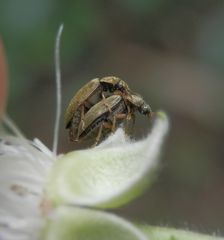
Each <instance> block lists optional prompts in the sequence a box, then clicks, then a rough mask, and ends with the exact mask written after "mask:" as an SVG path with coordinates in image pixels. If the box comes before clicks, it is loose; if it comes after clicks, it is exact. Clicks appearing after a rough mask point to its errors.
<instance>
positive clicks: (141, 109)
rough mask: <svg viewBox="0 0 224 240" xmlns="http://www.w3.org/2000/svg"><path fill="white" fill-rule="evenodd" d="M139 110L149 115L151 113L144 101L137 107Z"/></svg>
mask: <svg viewBox="0 0 224 240" xmlns="http://www.w3.org/2000/svg"><path fill="white" fill-rule="evenodd" d="M139 112H140V113H142V114H144V115H148V116H149V117H150V116H151V114H152V109H151V107H150V106H149V105H148V104H147V103H145V102H144V103H143V104H142V105H141V107H140V108H139Z"/></svg>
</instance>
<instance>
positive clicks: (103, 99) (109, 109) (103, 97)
mask: <svg viewBox="0 0 224 240" xmlns="http://www.w3.org/2000/svg"><path fill="white" fill-rule="evenodd" d="M101 96H102V101H103V104H104V105H105V106H106V107H107V108H108V111H109V112H110V113H112V110H111V108H110V106H109V105H108V104H106V103H105V102H104V101H105V99H106V97H105V96H104V94H103V92H102V93H101Z"/></svg>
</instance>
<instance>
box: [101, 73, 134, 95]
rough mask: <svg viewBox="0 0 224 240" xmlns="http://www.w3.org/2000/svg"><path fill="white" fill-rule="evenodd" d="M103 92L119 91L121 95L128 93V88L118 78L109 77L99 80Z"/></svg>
mask: <svg viewBox="0 0 224 240" xmlns="http://www.w3.org/2000/svg"><path fill="white" fill-rule="evenodd" d="M100 83H101V84H102V86H103V88H104V91H110V92H115V91H121V92H122V93H124V92H127V91H129V87H128V85H127V83H126V82H125V81H123V80H122V79H120V78H118V77H114V76H109V77H104V78H101V79H100Z"/></svg>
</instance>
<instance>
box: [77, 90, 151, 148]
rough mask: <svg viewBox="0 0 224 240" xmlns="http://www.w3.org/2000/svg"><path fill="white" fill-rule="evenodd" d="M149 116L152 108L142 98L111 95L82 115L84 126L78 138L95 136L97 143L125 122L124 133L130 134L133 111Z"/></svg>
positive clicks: (133, 95)
mask: <svg viewBox="0 0 224 240" xmlns="http://www.w3.org/2000/svg"><path fill="white" fill-rule="evenodd" d="M136 111H138V112H140V113H141V114H144V115H147V116H148V117H151V115H152V110H151V108H150V106H149V105H148V104H147V103H146V102H145V101H144V99H143V98H142V97H141V96H139V95H137V94H134V93H133V94H132V95H131V96H129V97H128V98H127V99H124V98H123V97H122V96H120V95H112V96H110V97H108V98H106V99H105V100H104V101H103V100H102V101H100V102H98V103H97V104H95V105H94V106H93V107H92V108H91V109H90V110H89V111H88V112H87V113H86V114H85V116H84V118H83V121H84V123H85V124H84V128H83V129H82V131H81V132H80V134H79V135H78V139H77V141H78V140H82V139H85V138H86V137H87V136H90V135H92V136H95V144H94V145H97V144H98V143H99V142H100V141H101V140H102V139H103V138H105V137H106V136H107V135H108V134H110V133H111V132H114V131H115V130H116V129H117V128H118V126H119V125H120V123H122V122H124V123H125V126H124V128H125V133H126V134H127V135H129V134H130V127H132V126H133V124H134V119H135V112H136Z"/></svg>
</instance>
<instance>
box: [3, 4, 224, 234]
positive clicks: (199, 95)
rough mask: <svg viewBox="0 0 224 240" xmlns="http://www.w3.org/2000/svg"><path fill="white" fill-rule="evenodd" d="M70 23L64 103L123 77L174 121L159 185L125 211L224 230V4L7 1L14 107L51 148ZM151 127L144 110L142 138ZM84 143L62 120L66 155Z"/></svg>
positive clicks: (26, 127) (29, 132) (27, 129)
mask: <svg viewBox="0 0 224 240" xmlns="http://www.w3.org/2000/svg"><path fill="white" fill-rule="evenodd" d="M61 22H63V23H64V32H63V36H62V44H61V63H62V64H61V65H62V79H63V80H62V94H63V109H65V107H66V105H67V104H68V102H69V100H70V98H71V97H72V96H73V94H74V93H75V92H76V91H77V90H78V89H79V88H80V87H81V86H82V85H84V84H85V83H86V82H88V81H89V80H90V79H92V78H95V77H103V76H108V75H115V76H119V77H121V78H122V79H124V80H126V81H127V83H128V84H129V86H130V87H131V88H132V89H133V90H134V91H136V92H138V93H140V94H141V95H142V96H144V98H145V100H146V101H147V102H148V103H149V104H150V105H151V107H152V108H153V110H154V111H155V110H158V109H163V110H165V111H166V112H167V114H168V115H169V118H170V121H171V130H170V134H169V136H168V139H167V144H166V145H165V148H164V151H163V155H162V159H161V168H160V171H159V174H158V177H157V180H156V181H155V183H154V185H153V186H152V188H150V189H149V190H148V191H147V192H146V193H144V194H143V195H142V196H141V197H139V198H138V199H137V200H135V201H133V202H132V203H130V204H128V205H127V206H124V207H122V208H120V209H119V210H116V212H117V213H119V214H120V215H122V216H124V217H127V218H129V219H132V220H135V221H141V222H143V223H148V224H156V225H162V226H164V225H165V226H171V227H181V228H187V229H192V230H197V231H201V232H205V233H213V232H217V233H220V234H224V204H223V203H224V174H223V170H224V157H223V156H224V147H223V140H224V111H223V110H224V107H223V95H224V81H223V77H224V2H223V1H221V0H197V1H193V0H188V1H187V0H180V1H177V0H123V1H118V0H114V1H103V0H97V1H90V0H89V1H82V0H76V1H59V0H55V1H53V0H39V1H35V0H21V1H12V0H1V1H0V34H1V36H2V39H3V42H4V45H5V48H6V53H7V57H8V65H9V80H10V86H9V99H8V112H9V115H10V116H11V117H12V118H13V119H14V121H15V122H16V123H17V124H18V126H19V127H20V128H21V129H22V130H23V132H24V133H25V134H26V136H27V137H28V138H30V139H32V138H34V137H38V138H40V139H41V140H42V141H43V142H44V143H45V144H46V145H47V146H49V148H51V146H52V138H53V124H54V116H55V82H54V61H53V54H54V41H55V35H56V32H57V29H58V26H59V24H60V23H61ZM148 128H149V124H148V121H147V119H145V118H144V117H143V116H140V115H138V116H137V122H136V136H142V135H145V134H146V132H147V129H148ZM78 147H81V146H78ZM76 148H77V147H75V146H74V144H71V143H69V142H68V136H67V132H66V131H65V129H64V125H63V121H62V122H61V127H60V143H59V152H65V151H67V150H72V149H76Z"/></svg>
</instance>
